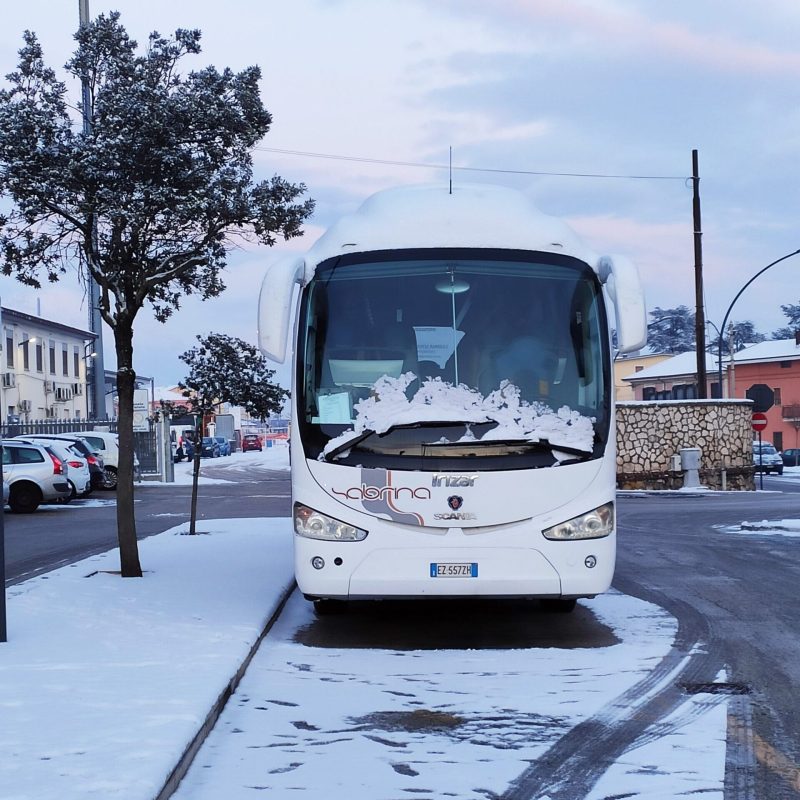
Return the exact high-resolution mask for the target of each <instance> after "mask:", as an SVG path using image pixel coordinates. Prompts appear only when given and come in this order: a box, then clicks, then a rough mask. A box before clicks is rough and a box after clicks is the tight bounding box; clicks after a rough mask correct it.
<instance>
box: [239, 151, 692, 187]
mask: <svg viewBox="0 0 800 800" xmlns="http://www.w3.org/2000/svg"><path fill="white" fill-rule="evenodd" d="M254 149H255V150H261V151H262V152H265V153H278V154H280V155H286V156H303V157H305V158H324V159H328V160H330V161H356V162H359V163H361V164H381V165H383V166H391V167H415V168H419V169H438V170H450V169H453V170H458V171H460V172H491V173H495V174H503V175H539V176H545V177H553V178H606V179H615V180H644V181H684V182H686V181H689V180H691V176H686V175H613V174H603V173H596V172H544V171H536V170H527V169H496V168H492V167H457V166H455V165H452V166H451V165H450V164H425V163H422V162H418V161H393V160H391V159H383V158H366V157H363V156H343V155H336V154H333V153H312V152H309V151H306V150H285V149H283V148H279V147H258V146H257V147H255V148H254Z"/></svg>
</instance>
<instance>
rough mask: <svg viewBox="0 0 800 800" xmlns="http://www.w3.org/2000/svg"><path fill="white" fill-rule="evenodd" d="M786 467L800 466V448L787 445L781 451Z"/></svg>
mask: <svg viewBox="0 0 800 800" xmlns="http://www.w3.org/2000/svg"><path fill="white" fill-rule="evenodd" d="M781 459H782V460H783V466H784V467H800V448H798V447H787V448H786V449H785V450H784V451H783V452H782V453H781Z"/></svg>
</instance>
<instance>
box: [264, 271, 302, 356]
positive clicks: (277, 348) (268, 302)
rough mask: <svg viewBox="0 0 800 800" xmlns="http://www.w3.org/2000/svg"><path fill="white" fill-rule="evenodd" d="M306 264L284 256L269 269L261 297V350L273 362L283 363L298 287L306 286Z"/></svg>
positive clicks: (265, 276)
mask: <svg viewBox="0 0 800 800" xmlns="http://www.w3.org/2000/svg"><path fill="white" fill-rule="evenodd" d="M304 273H305V262H304V261H303V257H302V256H298V255H286V256H281V257H280V258H278V259H277V260H276V261H274V262H273V263H272V264H270V266H269V267H267V272H266V274H265V275H264V280H263V281H262V282H261V293H260V294H259V296H258V347H259V349H260V350H261V352H262V353H263V354H264V355H265V356H266V357H267V358H270V359H272V360H273V361H277V362H279V363H281V364H282V363H283V362H284V360H285V358H286V341H287V339H288V338H289V323H290V320H291V313H292V295H293V293H294V287H295V284H298V283H302V281H303V275H304Z"/></svg>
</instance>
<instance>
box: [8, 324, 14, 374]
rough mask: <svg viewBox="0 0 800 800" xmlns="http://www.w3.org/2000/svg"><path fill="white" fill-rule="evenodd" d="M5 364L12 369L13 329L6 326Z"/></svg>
mask: <svg viewBox="0 0 800 800" xmlns="http://www.w3.org/2000/svg"><path fill="white" fill-rule="evenodd" d="M6 366H7V367H11V369H14V331H13V329H11V328H6Z"/></svg>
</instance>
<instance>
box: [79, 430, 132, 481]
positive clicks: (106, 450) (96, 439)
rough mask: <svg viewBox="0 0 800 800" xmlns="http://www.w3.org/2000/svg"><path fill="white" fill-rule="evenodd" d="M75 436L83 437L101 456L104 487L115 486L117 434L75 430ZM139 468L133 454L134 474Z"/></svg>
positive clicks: (117, 464) (117, 459)
mask: <svg viewBox="0 0 800 800" xmlns="http://www.w3.org/2000/svg"><path fill="white" fill-rule="evenodd" d="M75 435H76V436H80V437H81V438H83V439H85V440H86V441H87V442H88V443H89V445H90V446H91V447H92V449H93V450H95V451H96V452H98V453H100V455H101V456H102V457H103V463H104V467H103V469H104V471H105V478H106V480H105V487H104V488H106V489H116V488H117V472H118V471H119V434H117V433H111V432H109V431H75ZM138 470H139V458H138V456H137V455H136V453H135V452H134V454H133V472H134V475H136V474H137V473H138Z"/></svg>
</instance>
